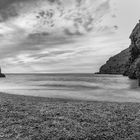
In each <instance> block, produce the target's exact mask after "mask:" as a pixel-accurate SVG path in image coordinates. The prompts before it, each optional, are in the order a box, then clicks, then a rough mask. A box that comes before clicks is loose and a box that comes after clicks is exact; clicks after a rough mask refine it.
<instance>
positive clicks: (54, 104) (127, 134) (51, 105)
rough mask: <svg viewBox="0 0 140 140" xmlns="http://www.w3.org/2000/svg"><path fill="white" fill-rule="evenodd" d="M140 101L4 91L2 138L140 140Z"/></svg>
mask: <svg viewBox="0 0 140 140" xmlns="http://www.w3.org/2000/svg"><path fill="white" fill-rule="evenodd" d="M139 138H140V103H128V102H127V103H117V102H103V101H82V100H68V99H56V98H55V99H52V98H44V97H32V96H20V95H11V94H10V95H9V94H5V93H0V140H78V139H79V140H138V139H139Z"/></svg>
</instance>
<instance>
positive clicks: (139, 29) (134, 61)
mask: <svg viewBox="0 0 140 140" xmlns="http://www.w3.org/2000/svg"><path fill="white" fill-rule="evenodd" d="M130 39H131V45H130V46H129V48H128V49H126V50H124V51H122V52H121V53H119V54H117V55H115V56H114V57H111V58H110V59H109V60H108V61H107V63H106V64H105V65H103V66H102V67H101V68H100V72H99V73H101V74H123V75H125V76H129V78H130V79H137V78H138V76H139V75H140V69H139V68H138V64H140V22H139V23H138V24H137V25H136V26H135V28H134V29H133V31H132V33H131V35H130Z"/></svg>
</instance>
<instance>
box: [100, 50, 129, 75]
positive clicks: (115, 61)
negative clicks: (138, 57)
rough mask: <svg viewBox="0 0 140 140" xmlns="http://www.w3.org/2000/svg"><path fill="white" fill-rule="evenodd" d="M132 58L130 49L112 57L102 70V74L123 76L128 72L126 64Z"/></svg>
mask: <svg viewBox="0 0 140 140" xmlns="http://www.w3.org/2000/svg"><path fill="white" fill-rule="evenodd" d="M129 58H130V51H129V48H128V49H126V50H124V51H122V52H120V53H119V54H117V55H115V56H113V57H111V58H110V59H109V60H108V61H107V62H106V64H105V65H103V66H102V67H101V68H100V72H99V73H100V74H123V73H124V72H125V71H126V63H128V61H129Z"/></svg>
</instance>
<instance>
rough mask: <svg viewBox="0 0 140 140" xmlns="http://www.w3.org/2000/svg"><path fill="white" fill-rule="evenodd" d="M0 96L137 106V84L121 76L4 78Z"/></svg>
mask: <svg viewBox="0 0 140 140" xmlns="http://www.w3.org/2000/svg"><path fill="white" fill-rule="evenodd" d="M0 92H4V93H8V94H18V95H27V96H40V97H49V98H64V99H76V100H77V99H78V100H90V101H110V102H140V88H139V87H138V81H137V80H130V79H129V78H128V77H124V76H121V75H99V74H93V73H86V74H85V73H79V74H77V73H75V74H6V78H0Z"/></svg>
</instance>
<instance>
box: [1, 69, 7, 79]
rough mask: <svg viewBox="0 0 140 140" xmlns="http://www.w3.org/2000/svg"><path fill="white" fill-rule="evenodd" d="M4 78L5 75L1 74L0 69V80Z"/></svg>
mask: <svg viewBox="0 0 140 140" xmlns="http://www.w3.org/2000/svg"><path fill="white" fill-rule="evenodd" d="M5 77H6V76H5V74H3V73H2V72H1V68H0V78H5Z"/></svg>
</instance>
